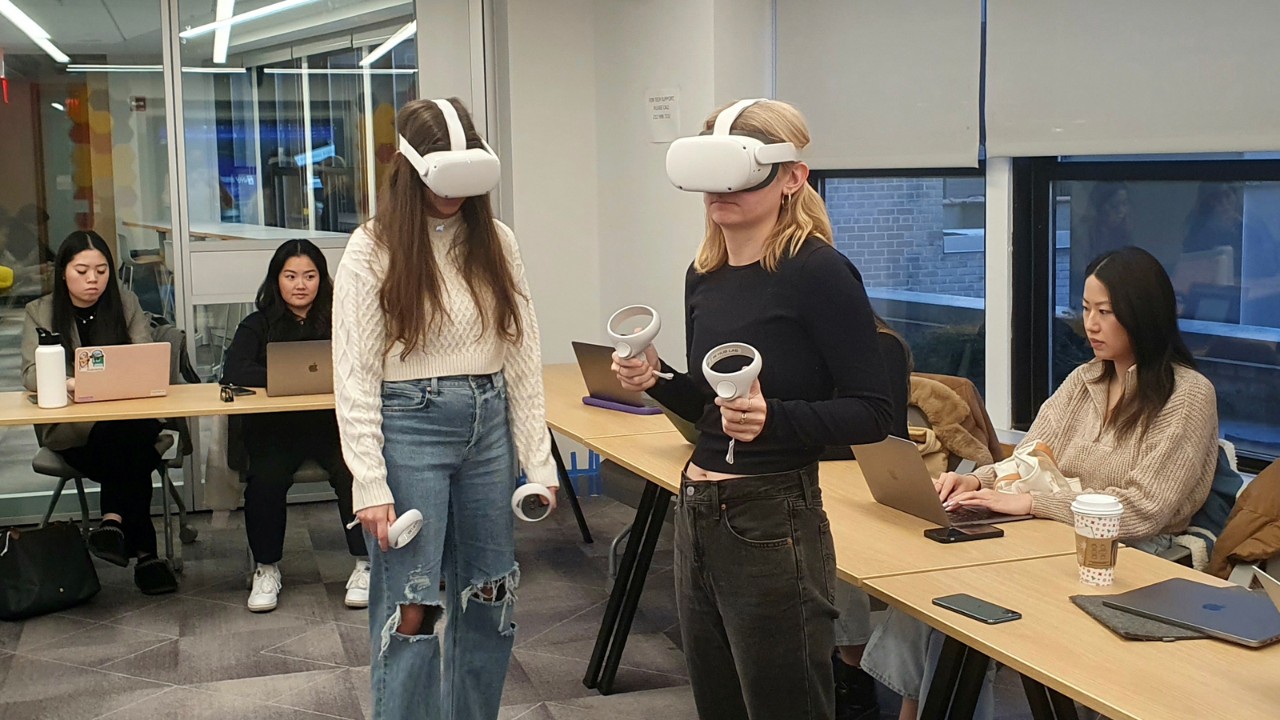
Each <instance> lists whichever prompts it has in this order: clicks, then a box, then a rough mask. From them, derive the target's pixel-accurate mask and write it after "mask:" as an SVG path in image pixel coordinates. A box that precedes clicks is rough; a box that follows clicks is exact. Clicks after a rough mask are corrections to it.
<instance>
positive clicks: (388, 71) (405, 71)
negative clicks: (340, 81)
mask: <svg viewBox="0 0 1280 720" xmlns="http://www.w3.org/2000/svg"><path fill="white" fill-rule="evenodd" d="M262 72H264V73H266V74H267V75H365V74H368V75H412V74H414V73H416V72H418V71H417V70H413V69H410V68H385V69H379V70H375V69H373V68H331V69H327V70H326V69H324V68H305V69H304V68H266V69H264V70H263V71H262Z"/></svg>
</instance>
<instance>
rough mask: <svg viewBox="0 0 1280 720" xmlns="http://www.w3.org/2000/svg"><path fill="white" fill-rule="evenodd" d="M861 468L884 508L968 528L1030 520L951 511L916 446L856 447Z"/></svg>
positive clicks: (894, 442)
mask: <svg viewBox="0 0 1280 720" xmlns="http://www.w3.org/2000/svg"><path fill="white" fill-rule="evenodd" d="M853 454H854V456H856V457H857V458H858V467H859V468H861V469H862V476H863V477H864V478H866V480H867V487H869V488H871V496H872V497H874V498H875V499H876V502H878V503H880V504H881V505H887V506H889V507H891V508H893V509H895V510H901V511H902V512H904V513H907V514H910V515H915V516H916V517H918V518H920V519H921V520H928V521H929V522H931V523H936V524H937V525H940V526H942V527H964V526H965V525H979V524H991V523H1004V522H1013V521H1014V520H1027V519H1029V518H1031V516H1030V515H1005V514H1004V513H998V512H993V511H991V510H988V509H987V508H977V507H964V508H956V509H954V510H951V511H948V510H946V509H945V508H943V507H942V501H941V500H939V499H938V491H937V490H936V489H934V487H933V478H932V477H931V476H930V475H929V468H928V467H926V466H925V464H924V458H922V457H920V451H919V450H918V449H917V448H916V444H915V443H913V442H911V441H910V440H903V439H902V438H899V437H893V436H889V437H887V438H885V439H884V440H881V441H880V442H878V443H871V444H870V445H854V446H853Z"/></svg>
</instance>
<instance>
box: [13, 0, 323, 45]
mask: <svg viewBox="0 0 1280 720" xmlns="http://www.w3.org/2000/svg"><path fill="white" fill-rule="evenodd" d="M5 1H6V0H0V2H5ZM316 1H317V0H281V1H280V2H277V3H272V4H270V5H264V6H263V7H260V8H258V9H257V10H250V11H249V12H243V13H240V14H239V15H232V16H231V17H229V18H227V19H225V20H214V21H213V22H211V23H205V24H204V25H200V26H198V27H193V28H188V29H186V30H183V31H182V32H180V33H178V37H180V38H183V39H184V40H190V39H191V38H193V37H200V36H201V35H207V34H209V33H211V32H213V31H214V30H217V29H218V28H222V27H231V26H232V25H239V24H240V23H244V22H249V21H250V20H257V19H258V18H261V17H266V16H268V15H274V14H276V13H278V12H283V11H285V10H289V9H290V8H295V7H298V6H299V5H307V4H308V3H313V2H316Z"/></svg>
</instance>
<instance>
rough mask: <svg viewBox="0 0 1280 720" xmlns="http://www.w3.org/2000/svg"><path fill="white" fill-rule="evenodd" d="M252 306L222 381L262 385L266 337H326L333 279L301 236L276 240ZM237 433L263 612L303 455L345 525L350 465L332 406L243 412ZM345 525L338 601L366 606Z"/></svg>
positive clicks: (257, 606)
mask: <svg viewBox="0 0 1280 720" xmlns="http://www.w3.org/2000/svg"><path fill="white" fill-rule="evenodd" d="M257 306H258V311H257V312H255V313H252V314H250V315H249V316H248V317H246V318H245V319H244V321H242V322H241V323H240V327H239V328H238V329H237V330H236V336H235V339H233V340H232V341H231V347H230V348H228V349H227V354H226V359H225V363H224V366H223V371H222V382H223V383H229V384H233V385H248V386H252V387H265V386H266V384H267V344H268V343H273V342H295V341H300V340H328V339H330V337H331V335H332V324H331V318H332V310H333V280H332V279H331V278H330V277H329V266H328V263H327V262H325V257H324V253H322V252H320V248H318V247H316V246H315V245H314V244H313V243H311V242H309V241H307V240H290V241H288V242H286V243H285V244H283V245H281V246H280V247H279V248H278V249H277V250H276V253H275V255H274V256H273V257H272V258H271V264H270V266H269V267H268V269H267V277H266V279H265V280H263V282H262V287H260V288H259V289H258V301H257ZM243 436H244V440H245V449H246V450H247V452H248V459H249V467H248V472H247V473H246V487H245V491H244V518H245V531H246V533H247V534H248V536H249V549H250V550H251V551H252V552H253V559H254V562H256V563H257V568H256V569H255V571H254V574H253V590H252V591H251V592H250V594H249V603H248V605H249V609H250V610H252V611H253V612H269V611H271V610H274V609H275V607H276V601H277V597H278V596H279V594H280V588H281V585H282V583H281V575H280V570H279V568H278V567H276V564H277V563H278V562H280V558H281V556H282V555H283V553H284V528H285V514H286V501H287V496H288V493H289V487H290V486H291V485H292V484H293V474H294V473H295V472H296V471H297V470H298V467H299V466H301V465H302V463H303V462H305V461H306V460H308V459H310V460H313V461H315V462H316V463H318V464H320V466H321V467H323V468H324V469H325V471H326V472H328V474H329V484H330V485H332V486H333V489H334V492H336V493H337V494H338V515H339V516H340V517H341V519H342V524H343V526H344V527H345V526H347V525H349V524H350V523H351V522H352V521H353V520H354V519H355V516H354V514H353V513H352V511H351V472H350V471H349V470H347V466H346V463H344V462H343V460H342V445H341V443H340V442H339V439H338V423H337V419H336V417H335V416H334V413H333V411H331V410H318V411H313V412H298V413H268V414H262V415H251V416H248V417H245V418H244V433H243ZM345 532H346V538H347V549H348V550H349V551H350V552H351V554H352V555H353V556H355V557H356V567H355V570H353V571H352V573H351V577H350V578H349V579H348V580H347V595H346V599H345V602H346V605H347V607H351V608H363V607H368V604H369V561H368V550H366V549H365V544H364V536H363V534H362V533H361V531H360V527H359V526H356V527H355V528H347V529H346V530H345Z"/></svg>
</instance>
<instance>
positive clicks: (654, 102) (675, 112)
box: [645, 88, 680, 143]
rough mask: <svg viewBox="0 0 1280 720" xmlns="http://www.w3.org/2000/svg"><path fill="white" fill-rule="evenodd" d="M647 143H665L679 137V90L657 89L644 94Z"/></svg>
mask: <svg viewBox="0 0 1280 720" xmlns="http://www.w3.org/2000/svg"><path fill="white" fill-rule="evenodd" d="M645 112H647V113H648V115H649V141H650V142H656V143H667V142H671V141H672V140H675V139H676V138H678V137H680V89H679V88H658V89H655V90H649V91H648V92H647V93H645Z"/></svg>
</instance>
